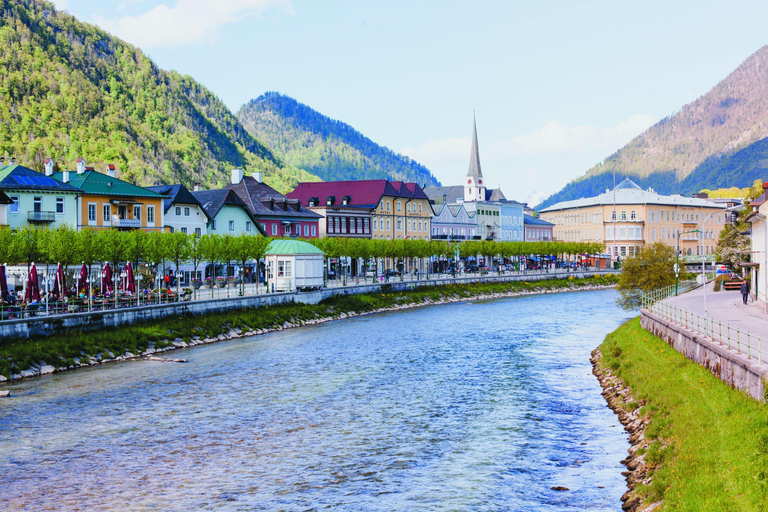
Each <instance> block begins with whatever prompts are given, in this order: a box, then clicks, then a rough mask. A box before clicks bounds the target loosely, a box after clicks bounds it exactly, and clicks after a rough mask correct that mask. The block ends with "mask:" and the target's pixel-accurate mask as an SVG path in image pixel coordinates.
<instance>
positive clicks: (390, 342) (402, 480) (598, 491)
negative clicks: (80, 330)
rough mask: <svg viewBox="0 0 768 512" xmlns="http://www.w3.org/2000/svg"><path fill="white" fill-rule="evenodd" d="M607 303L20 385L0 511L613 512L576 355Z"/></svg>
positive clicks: (558, 300) (505, 305)
mask: <svg viewBox="0 0 768 512" xmlns="http://www.w3.org/2000/svg"><path fill="white" fill-rule="evenodd" d="M614 299H615V292H613V291H598V292H579V293H566V294H559V295H547V296H536V297H524V298H516V299H505V300H498V301H489V302H482V303H460V304H452V305H443V306H434V307H428V308H421V309H414V310H410V311H401V312H396V313H390V314H381V315H373V316H367V317H358V318H354V319H348V320H343V321H337V322H331V323H327V324H323V325H319V326H314V327H306V328H300V329H293V330H289V331H282V332H279V333H272V334H269V335H264V336H257V337H253V338H249V339H245V340H238V341H230V342H224V343H220V344H217V345H209V346H205V347H197V348H194V349H190V350H187V351H186V352H185V354H184V357H186V358H188V359H189V361H190V362H189V363H187V364H163V363H155V362H146V361H137V362H129V363H123V364H117V365H109V366H103V367H98V368H91V369H87V370H83V371H77V372H73V373H69V374H62V375H54V376H50V377H47V378H41V379H37V380H34V381H30V382H24V383H22V384H19V385H17V386H16V387H15V390H14V397H12V398H10V399H5V400H2V401H0V489H2V492H0V508H3V509H11V510H14V509H19V508H22V507H27V508H29V509H34V510H39V509H45V510H48V509H50V510H94V509H98V510H217V511H218V510H226V511H229V510H232V511H235V510H316V509H317V510H320V509H328V510H331V509H332V510H380V511H392V510H397V511H412V510H526V511H528V510H534V511H535V510H566V509H569V510H617V509H618V508H619V506H620V502H619V497H620V496H621V494H622V493H623V492H624V491H625V484H624V479H623V477H622V476H621V474H620V473H621V471H622V467H621V466H620V464H619V460H620V459H623V458H624V456H625V452H626V448H627V444H626V435H625V434H624V432H623V430H622V429H621V427H620V426H619V424H618V422H617V421H616V419H615V417H614V415H613V413H612V412H611V411H610V410H609V409H608V408H607V407H606V406H605V402H604V400H603V398H602V396H600V388H599V385H598V383H597V380H596V379H595V378H594V377H593V376H592V375H591V368H590V364H589V360H588V359H589V352H590V351H591V350H592V349H593V348H594V347H595V346H597V345H598V344H599V343H600V342H601V341H602V339H603V337H604V336H605V335H606V334H607V333H608V332H610V331H611V330H613V329H615V328H616V327H617V326H618V325H619V324H620V323H621V322H622V321H623V320H624V319H625V316H626V315H625V314H624V313H622V312H621V311H619V310H617V309H616V308H615V307H614V305H613V301H614ZM557 485H559V486H565V487H568V488H569V489H570V491H566V492H556V491H552V490H551V489H550V487H552V486H557Z"/></svg>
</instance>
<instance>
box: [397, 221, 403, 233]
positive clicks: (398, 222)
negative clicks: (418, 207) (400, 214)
mask: <svg viewBox="0 0 768 512" xmlns="http://www.w3.org/2000/svg"><path fill="white" fill-rule="evenodd" d="M397 230H398V231H402V230H403V220H402V219H397Z"/></svg>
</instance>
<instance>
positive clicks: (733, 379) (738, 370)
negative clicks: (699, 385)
mask: <svg viewBox="0 0 768 512" xmlns="http://www.w3.org/2000/svg"><path fill="white" fill-rule="evenodd" d="M640 324H641V325H642V326H643V328H644V329H645V330H647V331H649V332H651V333H653V334H654V335H656V336H657V337H659V338H661V339H662V340H664V341H665V342H667V343H668V344H669V345H670V346H672V347H673V348H674V349H675V350H677V351H678V352H680V353H681V354H683V355H684V356H686V357H687V358H688V359H690V360H691V361H694V362H696V363H699V364H700V365H702V366H704V367H705V368H707V369H708V370H709V371H710V372H712V374H713V375H714V376H716V377H719V378H720V379H721V380H723V381H724V382H726V383H727V384H728V385H729V386H731V387H734V388H736V389H740V390H743V391H745V392H747V393H748V394H749V395H750V396H751V397H752V398H755V399H757V400H761V401H764V400H765V391H766V387H765V386H766V382H765V379H766V378H767V377H768V365H766V364H765V363H763V364H760V363H759V362H758V360H757V359H756V358H750V357H749V356H748V355H747V354H744V353H739V352H738V351H736V350H735V349H729V348H728V347H727V346H726V345H721V344H720V343H718V342H716V341H712V340H711V339H709V338H705V337H703V336H701V335H698V334H695V333H693V332H692V331H689V330H687V329H686V328H685V327H681V326H679V325H677V324H675V323H673V322H671V321H670V320H667V319H665V318H662V317H660V316H658V315H656V314H654V313H652V312H650V311H648V310H646V309H643V310H641V311H640Z"/></svg>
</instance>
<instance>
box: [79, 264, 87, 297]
mask: <svg viewBox="0 0 768 512" xmlns="http://www.w3.org/2000/svg"><path fill="white" fill-rule="evenodd" d="M87 284H88V267H86V266H85V262H83V266H82V267H80V275H78V277H77V293H80V287H81V286H82V287H83V289H85V288H87Z"/></svg>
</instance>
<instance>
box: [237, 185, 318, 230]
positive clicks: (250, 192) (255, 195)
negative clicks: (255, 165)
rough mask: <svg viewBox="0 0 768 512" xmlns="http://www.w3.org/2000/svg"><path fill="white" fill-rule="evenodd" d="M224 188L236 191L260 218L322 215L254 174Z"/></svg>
mask: <svg viewBox="0 0 768 512" xmlns="http://www.w3.org/2000/svg"><path fill="white" fill-rule="evenodd" d="M224 188H225V189H227V190H232V191H233V192H235V194H237V196H238V197H239V198H240V199H241V200H242V201H243V202H244V203H245V206H246V207H247V208H248V210H249V211H250V212H251V213H252V214H253V215H254V216H256V217H258V218H266V217H301V218H305V219H309V220H314V219H320V218H321V217H322V215H320V214H317V213H315V212H313V211H312V210H309V209H307V208H305V207H303V206H301V203H300V202H299V200H298V199H288V198H287V197H285V196H284V195H283V194H281V193H280V192H278V191H277V190H275V189H273V188H272V187H270V186H269V185H267V184H266V183H262V182H260V181H257V180H256V179H255V178H253V177H252V176H244V177H243V179H242V180H240V182H239V183H238V184H236V185H232V184H229V185H227V186H225V187H224ZM262 200H265V202H266V203H267V204H270V205H271V206H272V207H271V208H270V207H269V206H267V205H266V204H264V202H262ZM278 205H280V206H278ZM291 206H292V207H291ZM293 208H295V209H293Z"/></svg>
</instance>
